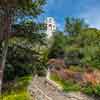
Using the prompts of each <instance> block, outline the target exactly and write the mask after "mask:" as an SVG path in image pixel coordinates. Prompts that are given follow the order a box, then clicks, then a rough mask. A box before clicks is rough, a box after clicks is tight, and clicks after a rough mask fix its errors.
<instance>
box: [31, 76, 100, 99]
mask: <svg viewBox="0 0 100 100" xmlns="http://www.w3.org/2000/svg"><path fill="white" fill-rule="evenodd" d="M29 90H30V92H31V96H32V97H35V96H37V97H38V96H40V98H41V99H35V100H100V99H93V98H91V97H88V96H86V95H84V94H82V93H80V92H78V93H76V92H71V93H64V92H62V91H60V90H58V89H57V88H56V87H54V86H53V85H52V84H51V83H48V82H46V79H45V78H44V77H36V78H34V79H33V81H32V84H31V85H30V87H29ZM36 91H37V92H36ZM44 97H45V99H44ZM32 100H34V99H32Z"/></svg>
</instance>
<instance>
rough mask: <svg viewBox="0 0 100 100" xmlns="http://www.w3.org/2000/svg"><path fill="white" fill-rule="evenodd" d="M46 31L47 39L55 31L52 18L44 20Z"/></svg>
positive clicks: (54, 23)
mask: <svg viewBox="0 0 100 100" xmlns="http://www.w3.org/2000/svg"><path fill="white" fill-rule="evenodd" d="M46 25H47V31H46V34H47V36H48V38H50V37H51V36H52V35H53V32H55V31H56V22H55V20H54V18H53V17H47V19H46Z"/></svg>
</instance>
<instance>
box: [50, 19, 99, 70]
mask: <svg viewBox="0 0 100 100" xmlns="http://www.w3.org/2000/svg"><path fill="white" fill-rule="evenodd" d="M65 23H66V24H65V33H63V32H62V33H61V32H60V33H59V32H56V34H55V36H54V38H53V39H54V40H53V41H54V42H53V44H52V46H51V49H50V53H49V57H50V58H59V57H63V58H64V59H65V62H66V64H67V65H79V66H83V65H87V64H88V65H91V66H92V67H95V68H99V69H100V54H99V52H100V31H99V30H98V29H95V28H89V27H88V25H87V24H86V23H85V22H84V20H83V19H82V20H81V19H77V18H76V19H74V18H67V19H66V20H65Z"/></svg>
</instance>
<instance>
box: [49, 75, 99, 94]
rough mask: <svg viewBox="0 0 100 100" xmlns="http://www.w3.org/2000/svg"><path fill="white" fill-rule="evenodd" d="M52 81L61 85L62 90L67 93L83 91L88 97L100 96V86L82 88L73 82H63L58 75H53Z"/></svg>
mask: <svg viewBox="0 0 100 100" xmlns="http://www.w3.org/2000/svg"><path fill="white" fill-rule="evenodd" d="M50 78H51V80H53V81H55V82H56V83H57V84H59V85H60V86H61V87H62V89H63V90H64V91H66V92H70V91H81V92H83V93H86V94H88V95H93V94H94V95H97V96H100V85H96V86H94V87H93V86H91V85H90V84H87V86H84V87H83V86H80V85H79V84H77V83H76V84H75V83H73V82H72V80H62V79H60V78H59V77H58V76H57V75H56V74H55V75H53V74H52V75H51V77H50Z"/></svg>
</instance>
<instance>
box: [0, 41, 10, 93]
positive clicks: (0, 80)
mask: <svg viewBox="0 0 100 100" xmlns="http://www.w3.org/2000/svg"><path fill="white" fill-rule="evenodd" d="M7 51H8V39H6V40H5V41H4V44H3V49H2V58H1V59H2V60H1V66H0V95H1V92H2V84H3V74H4V69H5V64H6V57H7Z"/></svg>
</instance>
